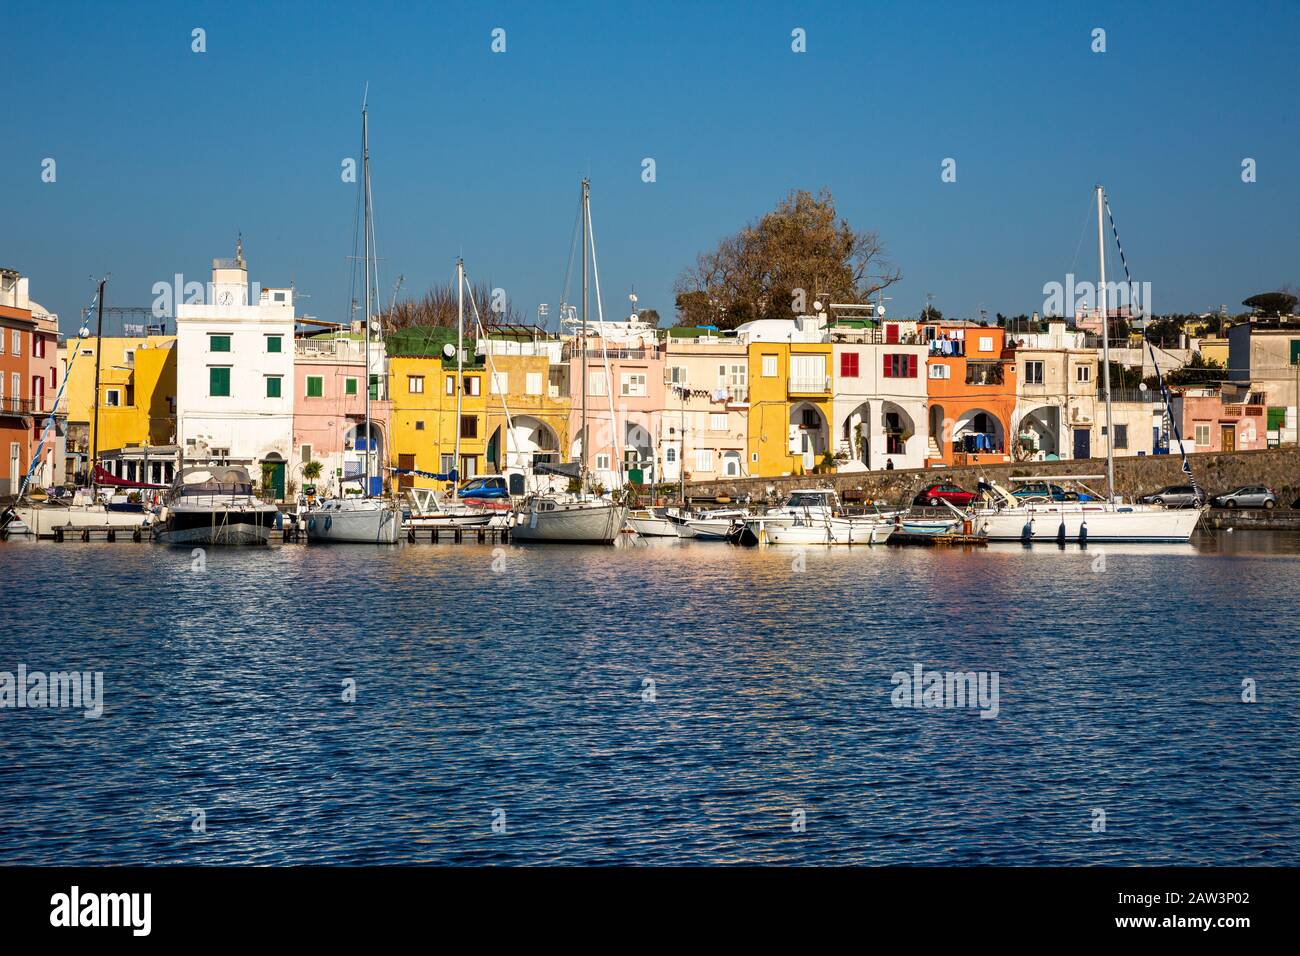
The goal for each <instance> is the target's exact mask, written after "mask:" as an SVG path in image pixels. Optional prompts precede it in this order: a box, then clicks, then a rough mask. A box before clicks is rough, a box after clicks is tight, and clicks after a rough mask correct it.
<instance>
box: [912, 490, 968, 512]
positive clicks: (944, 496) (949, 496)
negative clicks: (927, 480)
mask: <svg viewBox="0 0 1300 956" xmlns="http://www.w3.org/2000/svg"><path fill="white" fill-rule="evenodd" d="M976 497H977V496H976V494H975V492H973V491H966V490H965V489H964V488H962V487H961V486H960V485H929V486H927V487H926V488H925V490H923V491H922V492H921V493H920V494H919V495H917V496H916V499H915V501H914V503H915V504H918V505H929V506H930V507H932V508H935V507H938V505H939V502H940V501H946V502H948V503H949V504H950V505H956V506H957V507H958V508H965V507H966V506H967V505H969V504H970V503H971V502H972V501H974V500H975V498H976Z"/></svg>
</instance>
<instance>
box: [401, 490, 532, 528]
mask: <svg viewBox="0 0 1300 956" xmlns="http://www.w3.org/2000/svg"><path fill="white" fill-rule="evenodd" d="M406 501H407V506H408V508H409V512H408V514H407V515H406V516H405V518H404V524H405V526H406V527H407V528H414V529H415V530H417V531H418V530H421V529H424V528H487V527H499V526H500V525H498V524H493V521H494V520H496V519H500V520H506V519H508V518H509V516H510V512H509V510H508V509H506V510H503V509H498V508H477V507H474V506H473V505H468V504H463V503H459V502H458V503H456V504H448V503H447V502H445V501H443V500H442V498H441V497H440V496H439V495H438V493H437V492H436V491H434V490H433V489H432V488H408V489H407V490H406Z"/></svg>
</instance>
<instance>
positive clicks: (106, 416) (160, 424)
mask: <svg viewBox="0 0 1300 956" xmlns="http://www.w3.org/2000/svg"><path fill="white" fill-rule="evenodd" d="M95 352H96V340H95V339H93V338H88V339H70V340H68V343H67V360H68V365H69V371H68V373H67V375H68V381H67V388H66V389H65V391H64V398H65V400H66V402H67V408H68V424H69V428H72V427H73V426H75V425H82V426H84V427H85V428H86V435H87V448H94V447H96V443H95V409H94V396H95ZM99 352H100V356H101V361H100V368H99V442H98V448H99V450H100V451H101V452H102V451H104V450H106V449H110V448H127V447H133V446H140V445H170V444H172V443H173V442H174V441H175V438H176V337H175V336H174V335H149V336H127V337H119V336H113V337H109V336H105V337H104V338H102V339H100V340H99Z"/></svg>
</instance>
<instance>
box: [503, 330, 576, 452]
mask: <svg viewBox="0 0 1300 956" xmlns="http://www.w3.org/2000/svg"><path fill="white" fill-rule="evenodd" d="M563 344H564V343H563V342H562V341H561V340H560V338H559V337H558V336H555V335H553V334H547V333H545V332H543V331H542V330H540V329H538V330H533V331H530V332H526V333H520V334H510V333H493V334H492V335H491V336H490V337H489V338H487V339H486V340H484V342H483V343H482V345H483V347H484V348H485V349H487V350H488V351H489V352H490V353H491V354H490V356H488V357H487V359H486V374H487V383H488V394H487V436H488V440H487V463H486V467H487V469H488V470H489V471H491V472H493V473H496V474H504V473H505V472H507V471H524V470H527V469H529V468H531V466H533V465H535V464H539V463H542V462H551V463H558V462H560V461H563V460H564V459H565V458H566V457H567V455H566V454H565V453H564V451H563V449H566V448H568V447H569V417H570V414H571V411H572V398H571V397H570V395H569V379H568V371H569V366H568V364H567V363H564V362H562V361H561V352H562V348H563ZM507 415H508V418H509V421H508V423H507Z"/></svg>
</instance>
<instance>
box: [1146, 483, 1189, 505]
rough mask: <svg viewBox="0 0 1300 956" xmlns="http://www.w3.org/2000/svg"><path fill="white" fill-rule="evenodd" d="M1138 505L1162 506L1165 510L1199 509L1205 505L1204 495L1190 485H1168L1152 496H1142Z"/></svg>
mask: <svg viewBox="0 0 1300 956" xmlns="http://www.w3.org/2000/svg"><path fill="white" fill-rule="evenodd" d="M1138 503H1139V504H1144V505H1164V506H1165V507H1166V508H1199V507H1200V506H1201V505H1203V504H1205V493H1204V492H1202V491H1200V490H1199V489H1197V488H1193V487H1192V486H1191V485H1170V486H1169V487H1168V488H1163V489H1161V490H1160V491H1157V492H1156V493H1155V494H1153V495H1143V496H1142V497H1141V498H1139V499H1138Z"/></svg>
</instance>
